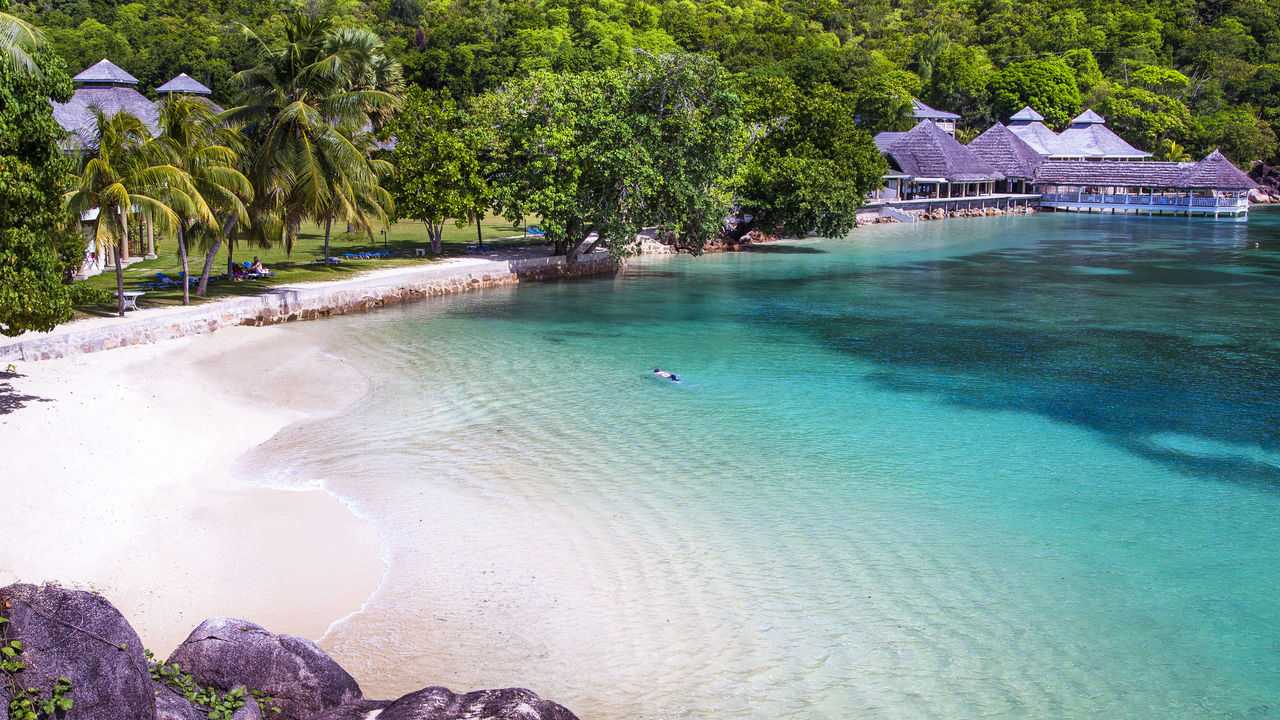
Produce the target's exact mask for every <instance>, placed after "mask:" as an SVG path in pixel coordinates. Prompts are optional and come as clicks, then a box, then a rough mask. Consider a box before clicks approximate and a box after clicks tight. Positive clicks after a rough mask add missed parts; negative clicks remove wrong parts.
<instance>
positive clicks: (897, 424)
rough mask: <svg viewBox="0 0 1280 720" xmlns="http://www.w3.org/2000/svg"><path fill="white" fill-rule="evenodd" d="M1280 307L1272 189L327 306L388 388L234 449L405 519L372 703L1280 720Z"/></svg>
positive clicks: (335, 643)
mask: <svg viewBox="0 0 1280 720" xmlns="http://www.w3.org/2000/svg"><path fill="white" fill-rule="evenodd" d="M1278 311H1280V213H1276V212H1268V211H1264V210H1260V211H1257V212H1255V213H1254V215H1253V216H1252V217H1251V218H1250V219H1249V220H1248V221H1247V222H1234V221H1218V222H1214V221H1211V220H1199V219H1196V220H1186V219H1173V218H1156V219H1149V218H1124V217H1097V216H1081V215H1061V214H1060V215H1047V214H1046V215H1035V216H1029V217H1005V218H988V219H975V220H953V221H947V222H936V223H921V224H918V225H915V226H905V225H893V226H877V227H872V228H864V229H859V230H857V231H855V232H854V233H853V234H852V235H851V236H850V237H848V238H841V239H811V240H805V241H800V242H794V243H786V244H777V245H768V246H761V247H757V248H754V249H752V250H750V251H747V252H741V253H734V254H724V255H716V256H708V257H704V258H698V259H691V258H687V257H668V258H641V259H636V260H632V261H631V263H630V265H629V267H628V268H627V270H626V271H625V272H624V273H622V274H620V275H619V276H618V277H616V278H614V277H610V278H599V279H587V280H578V281H572V282H561V283H530V284H525V285H521V286H519V287H518V288H512V289H502V290H496V291H486V292H483V293H477V294H469V295H463V296H458V297H453V298H448V299H444V300H439V301H431V302H424V303H417V304H410V305H404V306H399V307H395V308H390V309H384V310H381V311H377V312H374V313H370V314H365V315H359V316H348V317H342V318H337V319H333V320H329V321H325V322H323V323H309V324H307V325H306V328H307V329H306V332H308V333H313V334H314V335H315V336H316V338H317V341H318V342H320V343H321V344H322V345H323V346H324V347H325V348H326V349H328V351H329V352H332V353H333V354H335V355H338V356H340V357H342V358H344V359H346V360H347V361H349V362H350V363H352V364H354V365H355V366H356V367H358V368H359V369H361V370H362V371H363V372H365V373H366V374H367V375H368V376H369V377H370V378H371V379H372V382H373V391H372V392H371V393H370V394H369V395H368V396H367V397H366V398H364V399H363V400H362V401H360V402H359V403H358V404H357V405H356V406H354V407H352V408H351V409H350V410H349V411H347V412H346V413H344V414H343V415H341V416H339V417H336V418H332V419H328V420H324V421H320V422H315V423H311V424H308V425H306V426H302V427H298V428H294V429H291V430H289V431H286V432H285V433H282V434H281V435H279V436H277V437H276V438H275V439H273V440H272V441H271V442H269V443H268V444H267V445H265V446H264V447H263V448H262V450H261V451H259V452H258V453H256V454H255V455H254V456H253V457H252V458H251V462H245V463H242V467H241V469H242V470H243V471H244V472H246V473H249V474H251V475H252V476H253V477H254V479H255V480H257V481H261V482H264V483H268V484H277V485H300V484H315V485H322V486H324V487H325V488H327V489H328V490H329V491H331V492H333V493H335V494H337V495H338V496H340V497H342V498H343V499H345V500H346V501H347V502H348V503H349V504H350V505H351V506H352V507H353V508H354V509H355V510H356V511H357V512H358V513H360V514H361V515H362V516H364V517H365V518H367V519H368V520H369V521H370V522H371V523H372V524H373V525H374V527H375V528H376V529H377V530H378V532H379V533H380V534H381V537H382V539H383V541H384V543H385V545H386V555H385V560H386V561H387V563H388V568H389V569H388V572H387V574H386V576H385V578H384V581H383V584H382V586H381V587H380V588H379V589H378V590H377V592H376V593H374V595H373V596H372V597H371V598H370V599H369V601H368V603H367V604H366V606H365V607H364V608H363V609H361V611H360V612H357V613H355V614H353V615H352V616H350V617H348V618H345V619H343V620H342V621H340V622H338V623H336V624H335V625H334V626H333V628H331V630H330V633H329V635H328V636H327V637H326V638H325V639H324V641H323V643H322V644H323V645H324V646H325V647H326V649H328V650H330V651H331V652H332V653H333V654H334V655H335V657H336V658H337V659H338V660H339V661H340V662H341V663H343V664H344V666H346V667H348V669H350V670H351V671H352V672H353V674H355V675H356V676H357V678H359V679H360V681H361V684H362V686H363V687H364V689H365V694H366V696H369V697H394V696H396V695H398V694H400V693H403V692H407V691H411V690H415V689H418V688H420V687H423V686H426V685H436V684H439V685H446V686H448V687H450V688H452V689H454V690H457V691H462V690H470V689H479V688H488V687H508V686H523V687H529V688H531V689H533V690H534V691H536V692H537V693H539V694H540V695H542V696H543V697H547V698H550V699H553V700H556V701H557V702H560V703H562V704H564V705H565V706H567V707H568V708H570V709H571V710H573V711H574V712H575V713H577V714H578V715H579V716H580V717H582V718H584V720H587V719H590V718H641V719H658V718H727V719H728V718H976V717H997V718H1031V717H1034V718H1080V717H1090V716H1096V717H1107V718H1275V717H1280V399H1278V398H1277V392H1278V391H1280V333H1277V329H1278V327H1280V323H1278V316H1277V313H1278ZM655 365H657V366H661V367H662V368H663V369H666V370H671V371H674V372H676V373H678V374H679V375H680V376H681V378H682V379H683V382H681V383H680V384H672V383H669V382H665V381H659V380H656V379H654V378H653V377H652V376H651V370H652V369H653V367H654V366H655ZM325 387H326V386H325V380H324V378H316V383H315V387H314V388H312V390H313V391H315V392H323V391H324V390H325ZM334 581H335V582H341V581H342V580H341V578H335V580H334Z"/></svg>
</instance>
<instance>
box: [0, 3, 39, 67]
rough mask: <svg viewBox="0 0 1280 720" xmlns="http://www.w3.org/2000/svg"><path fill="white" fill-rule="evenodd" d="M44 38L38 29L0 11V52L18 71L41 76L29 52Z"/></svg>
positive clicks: (33, 50)
mask: <svg viewBox="0 0 1280 720" xmlns="http://www.w3.org/2000/svg"><path fill="white" fill-rule="evenodd" d="M43 40H44V37H43V35H41V33H40V30H39V29H37V28H36V27H34V26H32V25H31V24H30V23H28V22H26V21H25V20H23V19H22V18H19V17H16V16H14V15H10V14H9V13H6V12H0V54H3V55H4V56H5V57H7V58H9V63H10V64H11V65H12V66H13V67H14V68H15V69H17V71H18V72H20V73H25V74H27V75H34V76H36V77H40V76H41V72H40V68H39V67H37V66H36V61H35V58H33V57H32V56H31V53H33V52H35V49H36V47H37V46H39V45H40V43H41V42H42V41H43Z"/></svg>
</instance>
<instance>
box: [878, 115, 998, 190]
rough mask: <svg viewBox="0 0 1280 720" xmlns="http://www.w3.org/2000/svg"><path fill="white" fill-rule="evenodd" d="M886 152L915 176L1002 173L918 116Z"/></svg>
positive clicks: (967, 177) (978, 177) (963, 178)
mask: <svg viewBox="0 0 1280 720" xmlns="http://www.w3.org/2000/svg"><path fill="white" fill-rule="evenodd" d="M886 154H887V155H888V156H889V158H890V159H891V160H892V161H893V162H894V164H895V165H897V166H898V168H899V169H901V170H902V171H903V172H905V173H907V174H908V175H910V176H912V177H916V178H942V179H944V180H949V181H953V182H981V181H985V180H1000V179H1003V178H1004V174H1003V173H1001V172H1000V171H999V170H997V169H995V168H993V167H991V166H990V165H988V164H987V163H986V162H985V161H983V160H982V158H980V157H978V156H977V155H975V154H973V153H972V152H970V151H969V149H968V148H966V147H965V146H963V145H961V144H960V143H959V142H957V141H956V139H955V138H953V137H951V135H949V134H948V133H947V132H946V131H944V130H942V129H941V128H939V127H938V126H937V125H934V124H933V122H931V121H929V120H922V121H921V122H920V124H918V125H916V126H915V127H913V128H911V129H910V130H908V131H907V132H906V133H905V134H903V136H902V137H900V138H898V139H897V140H896V141H894V142H893V143H892V144H891V145H889V148H888V151H887V153H886Z"/></svg>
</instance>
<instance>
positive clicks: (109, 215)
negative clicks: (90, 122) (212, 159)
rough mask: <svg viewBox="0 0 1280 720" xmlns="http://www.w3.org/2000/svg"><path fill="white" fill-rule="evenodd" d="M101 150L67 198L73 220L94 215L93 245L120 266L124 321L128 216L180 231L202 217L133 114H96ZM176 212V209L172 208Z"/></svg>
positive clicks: (181, 175) (183, 176) (185, 178)
mask: <svg viewBox="0 0 1280 720" xmlns="http://www.w3.org/2000/svg"><path fill="white" fill-rule="evenodd" d="M93 111H94V115H95V116H96V123H97V138H96V140H97V143H96V145H97V149H96V152H95V153H94V154H93V156H91V157H89V158H88V159H87V160H86V161H85V162H84V165H83V168H82V169H81V172H80V175H79V177H77V178H76V179H75V181H74V182H73V187H72V189H71V190H70V191H68V192H67V193H66V194H65V195H64V196H63V204H64V205H65V206H66V209H67V212H69V213H70V214H71V216H72V217H85V216H86V215H87V214H88V213H90V212H91V211H93V210H95V209H96V210H97V216H96V217H95V218H94V219H93V221H92V223H93V235H92V237H93V240H94V244H95V245H96V246H97V249H98V252H99V253H104V251H105V249H106V248H107V247H110V248H111V253H112V256H113V258H114V260H115V266H116V292H117V297H118V298H119V308H118V309H119V313H120V316H121V317H124V270H123V268H122V267H121V265H120V248H121V247H122V245H123V244H124V243H125V242H127V241H128V237H129V216H130V215H134V214H136V215H140V216H142V217H145V218H148V219H150V220H151V221H152V222H154V223H155V225H156V227H158V228H159V229H161V230H171V229H173V228H175V227H177V226H178V224H179V215H178V213H177V212H175V211H174V209H173V208H174V207H176V208H178V210H179V211H180V212H182V213H184V214H186V215H187V216H188V217H193V216H195V215H197V214H198V213H199V209H198V207H197V205H196V203H194V202H193V201H192V199H191V196H192V195H193V194H194V193H193V188H192V187H191V178H190V176H189V175H188V174H187V173H186V172H184V171H182V170H180V169H178V168H176V167H174V166H173V165H171V164H168V163H164V162H156V161H155V158H154V153H153V152H152V151H151V148H149V147H148V141H149V140H150V139H151V133H150V132H149V131H148V130H147V127H146V125H143V123H142V121H141V120H139V119H138V118H137V117H135V116H134V115H132V114H130V113H129V112H128V111H124V110H122V111H120V112H119V113H117V114H115V115H110V116H108V115H106V114H105V113H103V112H102V111H101V110H100V109H98V108H94V109H93ZM171 206H173V207H171Z"/></svg>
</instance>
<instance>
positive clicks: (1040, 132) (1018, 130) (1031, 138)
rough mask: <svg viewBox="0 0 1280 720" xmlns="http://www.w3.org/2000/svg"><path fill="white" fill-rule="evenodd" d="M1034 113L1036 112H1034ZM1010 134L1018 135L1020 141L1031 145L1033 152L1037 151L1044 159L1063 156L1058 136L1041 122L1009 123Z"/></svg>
mask: <svg viewBox="0 0 1280 720" xmlns="http://www.w3.org/2000/svg"><path fill="white" fill-rule="evenodd" d="M1032 112H1035V111H1034V110H1033V111H1032ZM1009 132H1011V133H1013V134H1014V135H1017V136H1018V138H1019V139H1020V140H1022V141H1023V142H1025V143H1026V144H1027V145H1029V146H1030V147H1031V149H1032V150H1034V151H1036V153H1037V154H1038V155H1040V156H1042V157H1050V156H1053V155H1061V154H1062V153H1060V152H1058V148H1059V142H1058V134H1057V133H1055V132H1054V131H1052V130H1050V129H1049V128H1048V127H1047V126H1046V125H1045V124H1044V123H1042V122H1040V121H1039V120H1026V121H1022V122H1017V123H1012V122H1011V123H1009Z"/></svg>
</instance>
